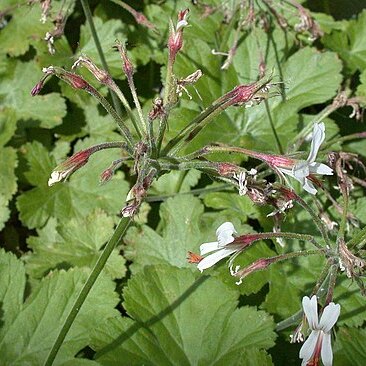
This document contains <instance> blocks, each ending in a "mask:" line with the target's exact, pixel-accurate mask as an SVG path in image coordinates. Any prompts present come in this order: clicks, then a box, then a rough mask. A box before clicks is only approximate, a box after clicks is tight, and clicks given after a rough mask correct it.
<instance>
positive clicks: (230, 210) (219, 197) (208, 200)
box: [204, 192, 260, 222]
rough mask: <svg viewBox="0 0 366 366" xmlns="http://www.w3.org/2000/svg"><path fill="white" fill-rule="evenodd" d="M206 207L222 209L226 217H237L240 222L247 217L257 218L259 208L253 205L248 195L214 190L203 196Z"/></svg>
mask: <svg viewBox="0 0 366 366" xmlns="http://www.w3.org/2000/svg"><path fill="white" fill-rule="evenodd" d="M204 202H205V205H206V206H207V207H211V208H214V209H216V210H222V211H221V212H222V213H226V214H227V215H228V217H230V216H231V217H233V218H234V217H239V218H240V220H241V221H242V222H246V220H247V218H248V217H250V218H258V217H259V216H260V210H259V207H258V206H255V205H253V202H252V201H251V200H250V198H248V196H239V194H238V193H237V192H235V193H227V192H214V193H208V194H206V195H205V198H204Z"/></svg>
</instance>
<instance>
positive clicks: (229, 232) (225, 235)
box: [216, 222, 236, 247]
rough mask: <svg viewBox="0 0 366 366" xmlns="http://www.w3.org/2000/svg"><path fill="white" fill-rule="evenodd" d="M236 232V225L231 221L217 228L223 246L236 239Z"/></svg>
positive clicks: (218, 237) (218, 238) (220, 243)
mask: <svg viewBox="0 0 366 366" xmlns="http://www.w3.org/2000/svg"><path fill="white" fill-rule="evenodd" d="M234 233H236V230H235V228H234V225H233V224H232V223H231V222H224V223H223V224H222V225H220V226H219V228H218V229H217V230H216V236H217V240H218V242H219V245H220V246H221V247H223V246H225V245H226V244H229V243H232V242H233V241H234V239H235V238H234V237H233V234H234Z"/></svg>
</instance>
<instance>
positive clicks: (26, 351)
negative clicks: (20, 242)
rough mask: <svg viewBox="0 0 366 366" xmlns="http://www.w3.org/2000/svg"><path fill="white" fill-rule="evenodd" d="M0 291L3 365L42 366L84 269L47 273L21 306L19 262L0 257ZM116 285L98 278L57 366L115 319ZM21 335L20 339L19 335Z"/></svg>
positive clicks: (22, 283)
mask: <svg viewBox="0 0 366 366" xmlns="http://www.w3.org/2000/svg"><path fill="white" fill-rule="evenodd" d="M0 258H1V262H0V263H1V266H0V271H1V275H0V279H1V281H2V283H3V286H4V287H3V286H1V287H0V288H1V289H3V290H2V291H1V290H0V291H1V292H0V295H1V301H2V303H3V319H4V320H3V322H2V325H3V326H2V328H1V330H0V351H1V359H2V363H3V364H4V365H10V364H12V365H25V364H27V365H40V364H43V363H44V361H45V359H46V356H47V355H48V353H49V351H50V349H51V347H52V344H53V342H54V341H55V339H56V336H57V334H58V332H59V331H60V329H61V326H62V325H63V323H64V321H65V318H66V315H67V314H68V312H69V311H70V308H71V306H72V304H73V303H74V301H75V298H76V296H77V294H78V293H79V291H80V289H81V287H82V285H83V283H84V282H85V280H86V277H87V274H88V271H86V270H83V269H78V270H70V271H68V272H64V271H60V272H53V273H50V274H49V276H48V277H47V278H45V279H43V280H42V281H41V282H40V283H39V285H38V286H37V287H36V288H34V289H32V292H31V295H30V296H29V297H27V298H26V300H25V302H24V304H23V296H24V290H25V274H24V268H23V264H21V262H20V261H18V260H17V259H16V258H15V256H14V255H13V254H7V253H5V252H4V251H2V252H1V254H0ZM113 290H114V283H113V281H112V280H111V279H109V278H107V277H106V276H101V277H100V278H99V279H98V280H97V282H96V284H95V286H94V287H93V288H92V290H91V292H90V294H89V296H88V298H87V300H86V302H85V303H84V305H83V307H82V308H81V309H80V312H79V314H78V316H77V318H76V320H75V322H74V323H73V326H72V328H71V330H70V332H69V333H68V335H67V336H66V339H65V342H64V343H63V345H62V347H61V349H60V351H59V353H58V355H57V358H56V360H55V365H62V364H63V363H64V362H66V361H69V362H71V361H72V360H73V359H74V356H75V354H76V353H77V352H78V351H80V350H81V349H82V348H84V347H85V346H86V345H87V344H88V343H89V340H90V334H91V331H92V330H95V329H96V328H98V326H99V325H100V324H101V322H103V321H105V319H108V318H109V317H114V316H116V315H117V311H116V310H115V309H114V307H115V306H116V304H117V302H118V298H117V296H116V294H115V293H114V291H113ZM19 332H21V334H22V336H21V337H20V336H19Z"/></svg>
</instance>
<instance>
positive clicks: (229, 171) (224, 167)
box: [217, 163, 239, 177]
mask: <svg viewBox="0 0 366 366" xmlns="http://www.w3.org/2000/svg"><path fill="white" fill-rule="evenodd" d="M238 171H239V167H238V166H237V165H235V164H231V163H217V172H218V173H219V174H220V175H221V176H223V177H231V176H233V175H234V174H235V173H237V172H238Z"/></svg>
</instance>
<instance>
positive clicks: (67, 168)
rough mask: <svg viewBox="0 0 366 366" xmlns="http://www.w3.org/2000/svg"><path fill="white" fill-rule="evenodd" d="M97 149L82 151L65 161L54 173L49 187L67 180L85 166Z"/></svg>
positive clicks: (49, 181)
mask: <svg viewBox="0 0 366 366" xmlns="http://www.w3.org/2000/svg"><path fill="white" fill-rule="evenodd" d="M95 151H96V150H95V148H89V149H86V150H82V151H79V152H77V153H76V154H74V155H73V156H71V157H70V158H68V159H67V160H65V161H64V162H63V163H61V164H60V165H58V166H57V167H56V168H55V169H54V170H53V172H52V174H51V177H50V179H49V180H48V185H49V186H52V185H54V184H55V183H58V182H61V181H63V180H65V179H67V178H68V177H69V176H70V175H71V174H73V173H74V172H75V171H77V170H78V169H80V168H81V167H82V166H84V165H85V164H86V163H87V162H88V160H89V157H90V155H91V154H93V153H94V152H95Z"/></svg>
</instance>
